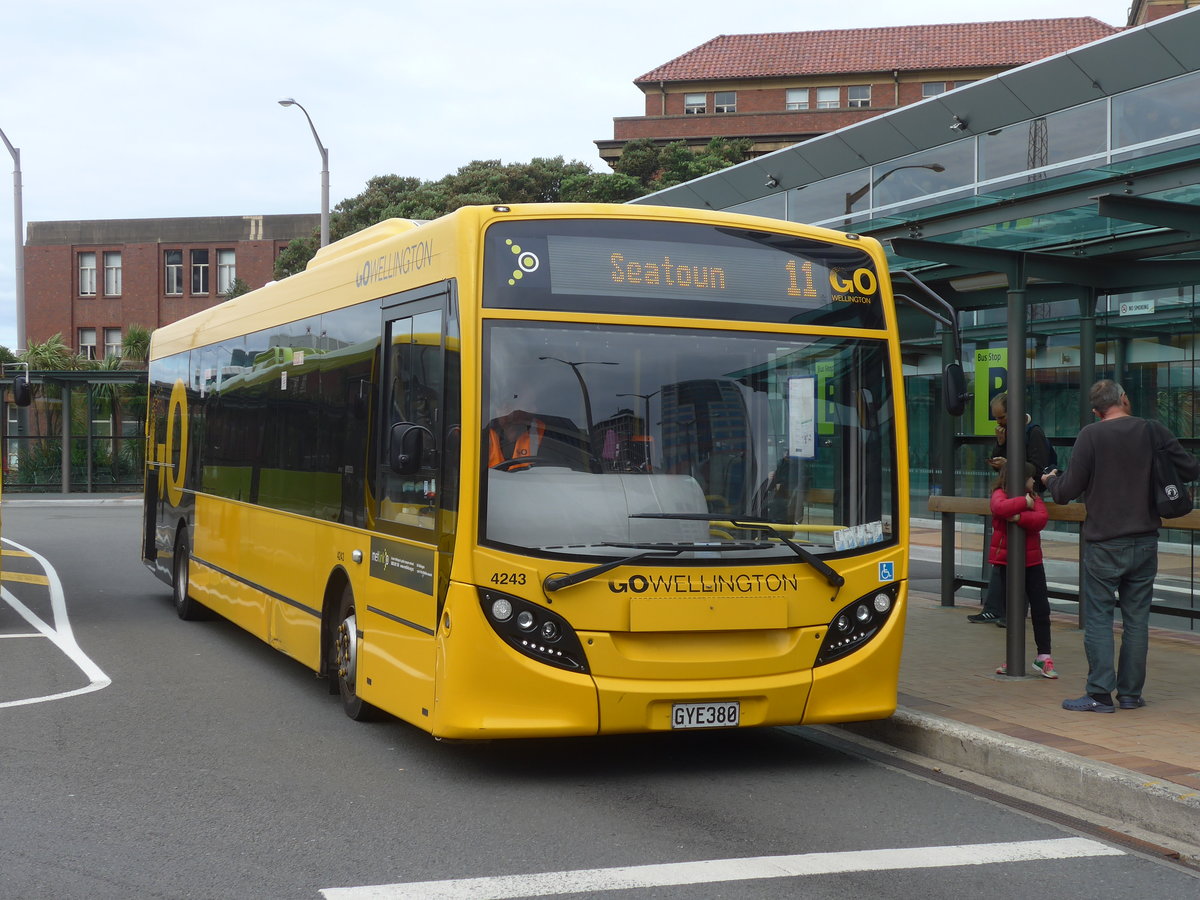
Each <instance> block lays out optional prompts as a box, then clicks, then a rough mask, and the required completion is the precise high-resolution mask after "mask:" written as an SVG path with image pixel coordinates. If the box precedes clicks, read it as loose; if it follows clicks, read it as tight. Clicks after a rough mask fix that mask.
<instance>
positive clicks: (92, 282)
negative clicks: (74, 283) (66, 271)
mask: <svg viewBox="0 0 1200 900" xmlns="http://www.w3.org/2000/svg"><path fill="white" fill-rule="evenodd" d="M79 295H80V296H81V297H95V296H96V254H95V253H92V252H88V253H80V254H79Z"/></svg>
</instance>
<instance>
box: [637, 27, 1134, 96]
mask: <svg viewBox="0 0 1200 900" xmlns="http://www.w3.org/2000/svg"><path fill="white" fill-rule="evenodd" d="M1121 30H1122V29H1120V28H1115V27H1113V26H1112V25H1107V24H1105V23H1104V22H1101V21H1100V20H1099V19H1094V18H1092V17H1091V16H1087V17H1081V18H1072V19H1026V20H1023V21H1019V22H967V23H961V24H952V25H906V26H902V27H898V28H849V29H845V30H840V31H792V32H772V33H770V34H723V35H720V36H718V37H715V38H713V39H712V40H711V41H708V42H707V43H704V44H701V45H700V46H699V47H696V48H695V49H694V50H689V51H688V52H687V53H684V54H683V55H682V56H677V57H676V58H675V59H673V60H671V61H670V62H668V63H664V64H663V65H661V66H659V67H658V68H657V69H653V70H651V71H649V72H647V73H646V74H645V75H643V76H641V77H640V78H636V79H634V84H643V83H647V82H650V83H657V82H659V81H710V80H714V79H721V80H725V79H732V78H774V77H788V76H795V75H844V74H849V73H858V72H880V71H890V70H891V69H901V70H903V71H909V72H911V71H914V70H921V69H963V68H974V67H1006V68H1007V67H1012V66H1019V65H1024V64H1025V63H1029V62H1033V61H1035V60H1039V59H1045V58H1046V57H1047V56H1053V55H1054V54H1056V53H1062V52H1064V51H1066V50H1070V49H1072V48H1074V47H1078V46H1081V45H1082V44H1088V43H1091V42H1092V41H1096V40H1099V39H1100V38H1103V37H1108V36H1109V35H1111V34H1116V33H1117V32H1119V31H1121Z"/></svg>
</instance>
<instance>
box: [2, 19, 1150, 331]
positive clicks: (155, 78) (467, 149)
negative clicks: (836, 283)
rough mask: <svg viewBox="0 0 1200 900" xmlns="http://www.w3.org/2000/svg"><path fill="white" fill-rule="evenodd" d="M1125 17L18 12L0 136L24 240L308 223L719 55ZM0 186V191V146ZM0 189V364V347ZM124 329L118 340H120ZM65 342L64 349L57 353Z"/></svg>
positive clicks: (8, 25)
mask: <svg viewBox="0 0 1200 900" xmlns="http://www.w3.org/2000/svg"><path fill="white" fill-rule="evenodd" d="M1129 5H1130V0H1009V2H1007V3H1005V4H1000V5H998V4H996V3H993V2H984V0H913V2H910V3H897V2H895V0H859V2H857V3H820V2H817V0H756V2H749V3H740V2H737V0H652V2H647V0H595V2H591V3H580V2H574V0H524V2H517V3H505V2H483V0H441V2H418V3H406V2H396V0H336V2H328V0H323V2H315V0H288V2H277V0H241V2H230V0H209V2H206V3H200V4H192V5H186V4H185V5H175V4H171V3H164V2H162V0H110V2H108V3H100V4H97V3H95V2H77V0H38V2H36V3H32V2H31V3H8V4H5V9H4V12H3V13H0V130H3V131H4V133H5V134H6V135H7V136H8V139H9V141H10V142H11V143H12V144H13V145H14V146H15V147H17V148H19V150H20V151H21V170H22V179H21V180H22V185H23V191H22V199H23V207H24V220H25V222H26V223H28V222H45V221H58V220H71V219H125V218H151V217H166V216H210V215H256V214H268V215H269V214H277V213H300V212H312V213H315V212H318V211H319V209H320V170H321V165H320V154H319V152H318V150H317V145H316V143H315V142H314V140H313V137H312V134H311V132H310V131H309V129H308V124H307V123H306V122H305V120H304V114H303V113H302V112H301V111H300V110H298V109H296V108H294V107H293V108H289V109H285V108H283V107H281V106H279V105H277V103H276V101H278V100H279V99H281V98H284V97H294V98H295V99H296V100H298V101H299V102H300V103H302V104H304V106H305V108H306V109H307V110H308V113H309V115H311V116H312V119H313V123H314V124H315V125H316V128H317V131H318V132H319V134H320V136H321V140H322V142H323V143H324V144H325V146H326V147H328V148H329V167H330V205H331V206H335V205H336V204H337V203H338V202H339V201H341V200H343V199H345V198H347V197H352V196H354V195H356V194H358V193H360V192H361V191H362V189H363V187H364V186H365V184H366V181H367V179H369V178H371V177H372V176H375V175H385V174H389V173H395V174H397V175H404V176H415V177H417V178H422V179H428V180H436V179H439V178H441V177H442V176H443V175H446V174H449V173H451V172H453V171H455V170H457V169H458V168H459V167H460V166H463V165H465V164H466V163H469V162H470V161H472V160H475V159H499V160H502V161H503V162H505V163H509V162H526V161H528V160H530V159H533V158H534V157H539V156H542V157H553V156H562V157H564V158H565V159H567V160H581V161H583V162H585V163H588V164H589V165H591V166H592V167H593V168H595V169H597V170H598V171H599V170H603V169H604V168H605V167H604V164H603V163H601V161H600V159H599V157H598V155H597V153H596V147H595V144H594V143H593V141H595V140H597V139H602V138H611V137H612V136H613V122H612V120H613V118H614V117H617V116H632V115H640V114H641V113H642V111H643V100H642V94H641V92H640V91H639V90H638V89H637V88H636V87H634V85H633V79H635V78H637V77H638V76H639V75H642V74H644V73H646V72H648V71H650V70H651V69H653V68H655V67H656V66H658V65H660V64H661V63H664V62H667V61H668V60H671V59H674V58H675V57H676V56H679V55H680V54H682V53H686V52H687V51H688V50H691V49H692V48H694V47H697V46H699V45H700V44H702V43H704V42H705V41H707V40H709V39H710V38H713V37H715V36H717V35H719V34H753V33H760V32H769V31H813V30H822V29H835V28H836V29H842V28H866V27H879V26H893V25H932V24H939V23H945V22H983V21H994V20H997V19H1034V18H1058V17H1069V16H1093V17H1095V18H1097V19H1100V20H1101V21H1103V22H1106V23H1107V24H1109V25H1116V26H1123V25H1124V24H1125V22H1126V15H1127V9H1128V7H1129ZM0 168H2V169H3V171H4V172H6V173H11V172H12V170H13V166H12V164H11V158H10V157H9V155H8V153H7V152H5V151H4V150H3V147H2V145H0ZM13 224H14V217H13V188H12V177H11V174H10V175H8V176H7V177H5V178H4V179H3V180H0V344H2V345H4V346H6V347H9V348H11V349H17V347H16V325H15V316H16V313H15V289H16V288H15V280H14V262H15V258H14V236H13ZM122 324H124V323H122ZM65 337H67V339H68V341H69V342H72V343H73V338H72V337H71V336H69V335H65Z"/></svg>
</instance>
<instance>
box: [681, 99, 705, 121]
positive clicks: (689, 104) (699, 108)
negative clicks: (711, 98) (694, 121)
mask: <svg viewBox="0 0 1200 900" xmlns="http://www.w3.org/2000/svg"><path fill="white" fill-rule="evenodd" d="M707 103H708V101H707V100H706V95H704V94H684V95H683V113H684V115H687V116H697V115H700V114H702V113H705V112H708V105H707Z"/></svg>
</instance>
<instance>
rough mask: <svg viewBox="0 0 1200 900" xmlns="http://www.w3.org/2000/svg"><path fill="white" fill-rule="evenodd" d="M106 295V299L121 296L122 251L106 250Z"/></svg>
mask: <svg viewBox="0 0 1200 900" xmlns="http://www.w3.org/2000/svg"><path fill="white" fill-rule="evenodd" d="M104 295H105V296H106V297H119V296H121V251H120V250H106V251H105V252H104Z"/></svg>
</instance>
